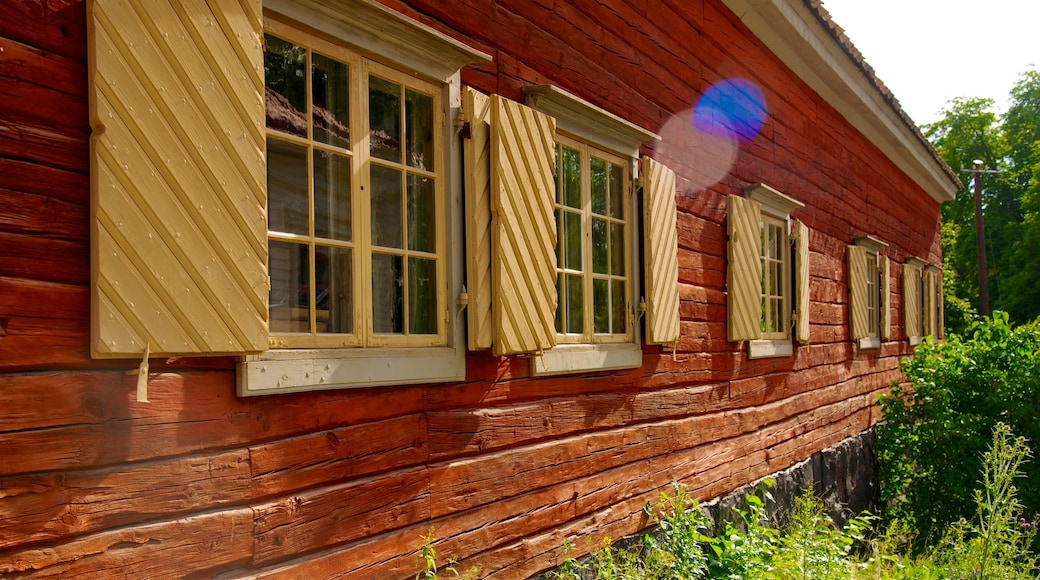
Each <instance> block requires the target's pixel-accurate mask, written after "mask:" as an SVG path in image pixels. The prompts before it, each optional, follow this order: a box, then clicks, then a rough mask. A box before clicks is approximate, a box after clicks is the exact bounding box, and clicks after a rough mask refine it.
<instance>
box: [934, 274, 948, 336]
mask: <svg viewBox="0 0 1040 580" xmlns="http://www.w3.org/2000/svg"><path fill="white" fill-rule="evenodd" d="M935 309H936V313H935V339H936V340H942V339H943V338H945V336H946V302H945V300H943V280H942V270H940V271H938V272H936V273H935Z"/></svg>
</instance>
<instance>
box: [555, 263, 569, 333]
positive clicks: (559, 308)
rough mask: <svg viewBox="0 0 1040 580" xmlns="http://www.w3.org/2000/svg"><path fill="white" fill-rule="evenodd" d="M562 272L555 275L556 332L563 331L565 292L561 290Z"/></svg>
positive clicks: (565, 307) (565, 306) (565, 303)
mask: <svg viewBox="0 0 1040 580" xmlns="http://www.w3.org/2000/svg"><path fill="white" fill-rule="evenodd" d="M563 278H564V276H563V274H557V275H556V332H563V312H564V310H566V309H567V294H565V293H564V291H563Z"/></svg>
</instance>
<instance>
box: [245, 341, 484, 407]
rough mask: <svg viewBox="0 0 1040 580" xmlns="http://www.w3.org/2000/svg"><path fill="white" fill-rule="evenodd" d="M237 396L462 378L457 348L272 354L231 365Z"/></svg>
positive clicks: (462, 359)
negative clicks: (234, 376)
mask: <svg viewBox="0 0 1040 580" xmlns="http://www.w3.org/2000/svg"><path fill="white" fill-rule="evenodd" d="M236 370H237V375H238V396H240V397H249V396H255V395H273V394H279V393H294V392H300V391H316V390H328V389H346V388H357V387H377V386H392V385H407V384H417V383H443V382H449V381H461V380H465V378H466V359H465V354H464V352H463V349H455V348H446V347H438V348H380V349H316V350H272V351H268V352H266V353H264V354H262V355H254V356H248V357H245V358H244V359H243V360H241V361H240V362H239V363H238V365H237V369H236Z"/></svg>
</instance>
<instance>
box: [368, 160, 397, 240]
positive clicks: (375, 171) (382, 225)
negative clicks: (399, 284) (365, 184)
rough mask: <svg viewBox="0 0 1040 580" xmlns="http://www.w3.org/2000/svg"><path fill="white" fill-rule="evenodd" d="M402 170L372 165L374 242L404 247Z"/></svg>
mask: <svg viewBox="0 0 1040 580" xmlns="http://www.w3.org/2000/svg"><path fill="white" fill-rule="evenodd" d="M401 177H402V176H401V172H400V171H397V170H396V169H389V168H387V167H380V166H378V165H372V200H371V203H372V244H373V245H376V246H382V247H384V248H404V240H403V238H404V233H403V230H402V226H401V221H402V220H401V204H402V203H403V201H402V200H401V197H402V194H403V192H402V191H401Z"/></svg>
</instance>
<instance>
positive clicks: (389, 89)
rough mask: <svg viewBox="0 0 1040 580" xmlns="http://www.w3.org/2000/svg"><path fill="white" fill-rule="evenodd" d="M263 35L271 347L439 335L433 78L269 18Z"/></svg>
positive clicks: (441, 258) (439, 195) (441, 296)
mask: <svg viewBox="0 0 1040 580" xmlns="http://www.w3.org/2000/svg"><path fill="white" fill-rule="evenodd" d="M264 39H265V51H264V56H265V58H264V71H265V84H266V86H265V88H266V100H267V151H268V155H267V196H268V197H267V201H268V240H269V262H268V263H269V266H268V270H269V273H270V277H271V296H270V300H269V308H270V329H271V339H270V340H271V345H272V346H273V347H339V346H363V347H373V346H435V345H444V344H445V342H446V329H445V317H443V316H442V315H441V313H442V312H443V311H444V310H445V308H446V306H445V305H446V302H447V298H446V292H447V288H446V286H445V285H444V284H443V283H442V282H441V281H443V280H444V278H445V262H446V259H445V254H446V247H445V236H444V228H445V220H444V187H443V182H444V179H443V169H442V162H441V156H442V151H441V143H442V139H441V138H440V135H439V131H440V128H441V127H442V126H443V122H442V119H443V110H442V106H441V102H440V93H439V91H438V88H437V87H436V86H435V85H433V84H432V83H428V82H422V81H420V80H418V79H415V78H409V77H407V76H406V75H404V74H402V73H399V72H397V71H395V70H393V69H390V68H387V67H384V66H381V65H379V64H377V63H374V62H371V61H369V60H366V59H363V58H361V57H359V56H357V55H356V54H354V53H352V52H351V51H348V50H347V49H345V48H343V47H340V46H337V45H335V44H332V43H329V42H325V41H322V40H321V39H318V38H314V37H311V36H309V35H306V34H304V33H302V32H298V31H296V30H295V29H293V28H291V27H289V26H286V25H282V24H280V23H277V22H270V23H269V24H268V31H267V33H266V34H265V37H264ZM352 97H353V98H352ZM358 97H360V98H358Z"/></svg>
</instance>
